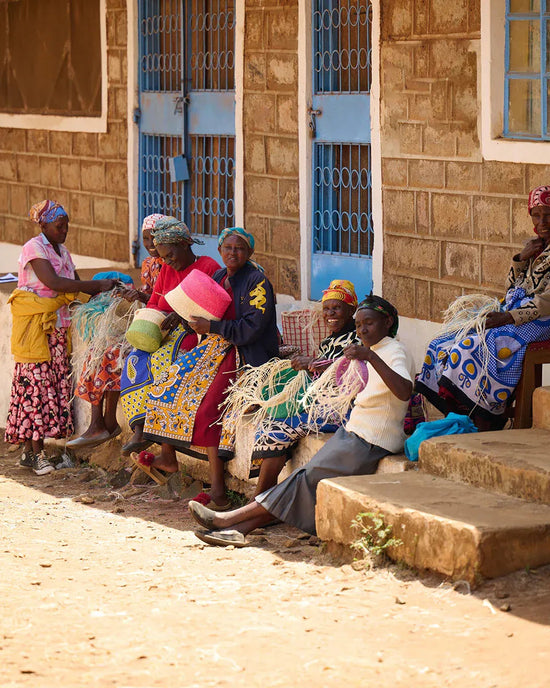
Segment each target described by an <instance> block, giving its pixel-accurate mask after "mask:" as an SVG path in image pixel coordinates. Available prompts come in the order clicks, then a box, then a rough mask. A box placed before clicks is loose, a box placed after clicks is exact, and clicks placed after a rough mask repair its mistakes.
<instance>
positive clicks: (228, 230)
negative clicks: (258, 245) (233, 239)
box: [218, 227, 255, 251]
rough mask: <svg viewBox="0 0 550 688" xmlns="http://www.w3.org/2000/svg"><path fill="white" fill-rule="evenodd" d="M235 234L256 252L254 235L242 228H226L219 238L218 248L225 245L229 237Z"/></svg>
mask: <svg viewBox="0 0 550 688" xmlns="http://www.w3.org/2000/svg"><path fill="white" fill-rule="evenodd" d="M233 234H235V235H236V236H238V237H240V238H241V239H242V240H243V241H245V242H246V244H247V246H248V247H249V248H250V249H251V250H252V251H253V250H254V243H255V242H254V237H253V236H252V234H249V233H248V232H245V230H244V229H243V228H242V227H226V228H225V229H224V230H223V231H222V232H221V233H220V236H219V237H218V248H219V247H220V246H221V245H222V244H223V242H224V241H225V240H226V239H227V237H230V236H233Z"/></svg>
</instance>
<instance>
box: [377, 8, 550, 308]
mask: <svg viewBox="0 0 550 688" xmlns="http://www.w3.org/2000/svg"><path fill="white" fill-rule="evenodd" d="M482 1H485V0H482ZM479 8H480V3H479V0H460V1H459V2H455V3H449V2H448V0H384V1H383V2H382V3H381V11H382V27H381V93H382V98H381V100H382V103H381V124H382V200H383V212H384V215H383V223H384V277H383V290H384V294H385V295H386V296H387V298H389V299H390V300H392V301H393V302H394V303H395V304H396V306H397V307H398V308H399V311H400V313H402V314H403V315H405V316H409V317H416V318H421V319H425V320H433V321H438V320H440V319H441V311H442V310H443V309H445V308H446V307H447V306H448V305H449V303H450V302H451V301H452V300H453V299H454V298H455V297H456V296H458V295H460V294H463V293H471V292H485V293H490V294H497V295H502V294H503V286H504V278H505V276H506V273H507V271H508V267H509V262H510V258H511V257H512V255H513V254H514V253H515V252H516V251H517V249H518V247H520V246H521V245H522V244H523V243H524V241H525V240H526V239H527V238H530V237H531V236H532V229H531V227H532V224H531V222H530V220H529V217H528V215H527V210H526V200H527V194H528V191H529V189H530V188H532V187H534V186H537V185H539V184H543V183H544V184H548V183H549V180H550V166H546V165H526V164H519V163H517V164H515V163H501V162H492V161H486V160H483V159H482V157H481V151H480V144H479V139H478V97H479V84H478V79H479V74H478V73H477V56H476V52H475V51H474V50H473V49H472V48H474V49H475V48H479V38H480V9H479Z"/></svg>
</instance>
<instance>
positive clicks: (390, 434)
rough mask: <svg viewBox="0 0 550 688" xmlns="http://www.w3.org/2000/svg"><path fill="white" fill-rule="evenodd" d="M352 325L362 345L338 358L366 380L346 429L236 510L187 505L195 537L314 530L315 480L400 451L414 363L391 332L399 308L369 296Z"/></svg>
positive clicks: (217, 539)
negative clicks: (277, 524) (271, 527)
mask: <svg viewBox="0 0 550 688" xmlns="http://www.w3.org/2000/svg"><path fill="white" fill-rule="evenodd" d="M394 314H395V315H394ZM355 322H356V326H357V334H358V335H359V338H360V340H361V345H358V344H351V345H350V346H348V347H347V348H346V350H345V353H344V355H345V356H346V358H347V359H348V360H350V361H351V362H352V363H353V362H354V361H356V362H358V361H361V362H363V365H365V364H366V366H367V368H368V382H367V384H366V386H365V387H364V389H363V390H362V391H361V392H360V393H359V394H358V395H357V398H356V401H355V406H354V407H353V410H352V411H351V414H350V417H349V420H348V421H347V423H346V426H345V428H344V427H341V428H339V429H338V431H337V432H336V433H335V434H334V436H333V437H331V439H330V440H329V441H328V442H327V443H326V444H325V445H324V446H323V448H322V449H321V450H320V451H318V452H317V454H316V455H315V456H314V457H313V459H312V460H311V461H310V462H309V463H307V464H306V465H305V466H302V467H301V468H298V469H297V470H295V471H294V472H293V473H292V474H291V475H290V476H289V477H288V478H287V479H286V480H284V481H283V482H282V483H279V485H276V486H275V487H272V488H271V489H270V490H266V491H265V492H263V493H262V494H259V495H257V496H256V498H255V499H254V501H253V502H251V503H250V504H247V505H246V506H244V507H241V508H240V509H236V510H235V511H230V512H229V513H227V514H225V513H223V514H220V513H217V512H216V511H214V510H212V509H210V508H207V507H206V506H204V505H203V504H201V503H199V502H196V501H191V502H189V511H190V512H191V515H192V516H193V518H194V519H195V520H196V521H197V523H198V524H199V525H200V526H202V527H203V528H206V529H207V530H206V532H205V531H202V530H201V531H196V533H195V535H196V536H197V537H198V538H199V539H200V540H202V541H203V542H207V543H208V544H212V545H220V546H227V545H232V546H235V547H243V546H244V545H246V544H248V543H247V540H246V535H247V534H248V533H250V532H251V531H252V530H254V529H255V528H259V527H261V526H265V525H267V524H268V523H270V522H272V521H273V520H274V519H278V520H280V521H284V522H285V523H288V524H290V525H293V526H296V527H298V528H301V529H302V530H305V531H306V532H308V533H312V534H315V503H316V493H317V485H318V484H319V482H320V481H321V480H323V479H324V478H336V477H338V476H345V475H366V474H369V473H374V472H375V471H376V469H377V467H378V462H379V461H380V459H382V458H383V457H384V456H386V455H387V454H391V453H392V452H398V451H400V450H401V449H402V447H403V440H404V437H405V435H404V432H403V419H404V417H405V412H406V410H407V404H408V401H409V397H410V395H411V391H412V380H413V374H414V373H413V371H414V368H413V364H412V360H411V359H410V357H409V356H408V354H407V352H406V350H405V349H404V347H403V345H402V344H401V343H400V342H398V341H396V340H395V339H394V338H393V335H392V332H393V333H394V334H395V332H396V331H397V311H396V310H395V308H394V307H393V306H392V305H391V304H390V303H388V302H387V301H385V300H384V299H382V298H380V297H377V296H370V297H367V298H366V299H365V300H364V301H363V302H362V303H361V304H360V305H359V308H358V310H357V315H356V320H355Z"/></svg>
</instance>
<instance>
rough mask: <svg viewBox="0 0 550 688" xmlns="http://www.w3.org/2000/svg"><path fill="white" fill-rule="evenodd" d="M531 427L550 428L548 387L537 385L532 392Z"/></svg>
mask: <svg viewBox="0 0 550 688" xmlns="http://www.w3.org/2000/svg"><path fill="white" fill-rule="evenodd" d="M533 427H534V428H540V429H543V430H550V387H537V388H536V389H535V391H534V392H533Z"/></svg>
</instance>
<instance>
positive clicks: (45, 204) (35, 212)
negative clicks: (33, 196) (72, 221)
mask: <svg viewBox="0 0 550 688" xmlns="http://www.w3.org/2000/svg"><path fill="white" fill-rule="evenodd" d="M29 217H30V218H31V220H32V221H33V222H36V223H38V224H39V225H45V224H47V223H48V222H55V220H57V218H58V217H67V218H68V217H69V216H68V215H67V211H66V210H65V208H64V207H63V206H62V205H60V204H59V203H57V202H56V201H40V203H35V205H33V207H32V208H31V209H30V210H29Z"/></svg>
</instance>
